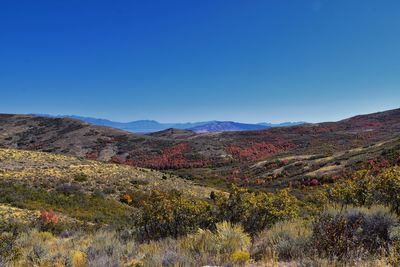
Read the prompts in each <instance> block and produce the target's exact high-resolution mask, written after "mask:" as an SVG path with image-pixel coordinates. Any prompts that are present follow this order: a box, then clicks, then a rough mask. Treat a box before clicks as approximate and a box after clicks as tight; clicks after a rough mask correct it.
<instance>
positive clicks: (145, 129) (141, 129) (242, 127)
mask: <svg viewBox="0 0 400 267" xmlns="http://www.w3.org/2000/svg"><path fill="white" fill-rule="evenodd" d="M33 115H38V116H45V117H57V118H73V119H78V120H81V121H84V122H87V123H90V124H94V125H100V126H108V127H113V128H117V129H121V130H125V131H128V132H133V133H152V132H158V131H163V130H166V129H169V128H174V129H184V130H191V131H194V132H197V133H200V132H226V131H246V130H259V129H266V128H270V127H279V126H293V125H298V124H303V122H284V123H280V124H272V123H257V124H251V123H239V122H233V121H204V122H187V123H160V122H158V121H155V120H137V121H131V122H116V121H111V120H106V119H98V118H92V117H83V116H77V115H57V116H54V115H48V114H33Z"/></svg>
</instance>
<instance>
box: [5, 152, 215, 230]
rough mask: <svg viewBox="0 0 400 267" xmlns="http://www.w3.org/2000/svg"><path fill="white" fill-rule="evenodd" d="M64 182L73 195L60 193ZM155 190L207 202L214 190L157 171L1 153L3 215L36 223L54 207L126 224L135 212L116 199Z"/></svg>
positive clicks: (80, 217)
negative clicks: (16, 214) (41, 213)
mask: <svg viewBox="0 0 400 267" xmlns="http://www.w3.org/2000/svg"><path fill="white" fill-rule="evenodd" d="M66 184H67V185H70V184H73V185H74V187H73V191H74V193H73V194H65V191H66V190H65V189H62V188H61V189H60V185H66ZM67 188H68V186H67ZM153 189H157V190H161V191H169V190H177V191H180V192H182V193H183V194H184V195H186V196H189V197H194V198H207V197H208V196H209V195H210V192H211V189H210V188H206V187H202V186H197V185H195V184H193V183H192V182H190V181H187V180H183V179H180V178H178V177H176V176H173V175H169V174H163V173H161V172H158V171H152V170H148V169H142V168H134V167H130V166H124V165H117V164H107V163H102V162H97V161H91V160H86V159H80V158H76V157H70V156H62V155H54V154H50V153H44V152H33V151H24V150H14V149H0V205H1V203H3V205H2V206H1V207H2V208H1V209H0V211H2V212H1V214H6V211H7V210H9V211H13V208H16V207H17V208H19V210H18V212H20V213H21V214H28V215H29V216H28V215H27V216H25V217H26V218H30V219H32V218H37V214H38V212H39V211H40V210H42V209H54V210H56V211H58V212H59V213H61V214H62V215H65V216H67V217H69V218H70V219H72V220H76V219H77V220H81V221H85V222H86V221H88V222H99V223H112V222H113V221H116V220H127V219H129V216H130V214H132V213H134V212H135V210H134V209H133V208H132V207H129V206H127V205H125V204H122V203H120V202H119V201H118V200H119V197H120V196H121V195H122V194H124V193H125V192H127V191H131V192H134V191H140V192H144V191H150V190H153ZM5 204H6V205H5ZM32 214H36V215H35V216H32ZM2 217H3V219H4V218H6V217H5V216H2ZM25 217H24V216H23V218H25Z"/></svg>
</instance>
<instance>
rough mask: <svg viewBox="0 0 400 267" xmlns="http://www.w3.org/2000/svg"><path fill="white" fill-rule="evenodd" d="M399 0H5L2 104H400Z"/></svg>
mask: <svg viewBox="0 0 400 267" xmlns="http://www.w3.org/2000/svg"><path fill="white" fill-rule="evenodd" d="M399 14H400V1H398V0H385V1H377V0H291V1H290V0H279V1H275V0H259V1H257V0H251V1H243V0H240V1H239V0H189V1H188V0H181V1H173V0H168V1H165V0H160V1H152V0H146V1H122V0H121V1H111V0H109V1H102V0H91V1H89V0H64V1H61V0H60V1H54V0H48V1H41V0H37V1H31V0H29V1H24V0H18V1H16V0H2V1H1V3H0V92H1V98H0V112H2V113H49V114H78V115H86V116H94V117H102V118H108V119H113V120H119V121H128V120H135V119H156V120H159V121H163V122H172V121H173V122H178V121H202V120H211V119H216V120H236V121H243V122H261V121H268V122H279V121H298V120H302V121H309V122H318V121H328V120H338V119H342V118H345V117H348V116H351V115H355V114H362V113H370V112H375V111H380V110H385V109H391V108H397V107H399V106H400V105H399V103H400V16H399Z"/></svg>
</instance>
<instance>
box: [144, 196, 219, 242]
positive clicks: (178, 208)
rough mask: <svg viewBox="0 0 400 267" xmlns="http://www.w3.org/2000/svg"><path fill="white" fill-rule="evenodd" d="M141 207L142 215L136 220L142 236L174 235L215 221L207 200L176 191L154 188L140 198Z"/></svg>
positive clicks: (186, 232)
mask: <svg viewBox="0 0 400 267" xmlns="http://www.w3.org/2000/svg"><path fill="white" fill-rule="evenodd" d="M140 209H141V217H140V218H139V219H138V221H137V222H136V223H137V225H138V227H139V230H140V233H141V239H160V238H165V237H169V236H172V237H175V238H177V237H179V236H182V235H185V234H188V233H191V232H194V231H196V230H197V229H199V228H209V227H211V226H212V225H213V223H214V219H213V215H212V209H211V206H210V204H209V203H207V202H205V201H202V200H196V199H189V198H187V197H185V196H183V195H182V194H180V193H178V192H176V191H173V192H160V191H153V192H152V193H151V194H150V195H148V196H146V197H144V198H143V199H142V201H141V208H140Z"/></svg>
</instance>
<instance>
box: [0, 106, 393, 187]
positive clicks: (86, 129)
mask: <svg viewBox="0 0 400 267" xmlns="http://www.w3.org/2000/svg"><path fill="white" fill-rule="evenodd" d="M0 128H1V135H0V146H2V147H5V148H19V149H30V150H40V151H47V152H56V153H60V154H68V155H74V156H79V157H85V158H88V159H98V160H103V161H112V162H116V163H122V164H127V165H132V166H139V167H149V168H156V169H168V170H170V171H172V172H173V173H176V174H179V175H182V176H183V177H185V178H188V179H195V180H197V181H199V182H203V181H206V180H208V182H210V181H211V182H212V183H216V184H218V183H219V182H216V181H220V182H223V181H226V179H228V180H229V179H233V180H240V181H242V182H245V183H247V182H248V181H250V182H252V183H254V182H256V181H255V179H263V180H264V182H260V181H258V183H261V184H269V182H267V181H269V180H270V178H269V177H271V176H272V177H274V176H276V175H275V174H276V173H278V172H279V170H278V169H280V168H282V167H283V166H279V167H276V168H275V167H271V166H273V165H271V164H270V165H271V166H270V167H265V162H268V161H269V160H275V159H282V158H285V157H289V158H290V157H294V158H296V157H297V158H302V159H303V160H304V159H305V158H307V157H311V158H320V159H322V158H326V159H329V158H330V157H334V158H335V157H337V155H340V153H344V152H345V151H348V150H357V149H362V148H363V147H366V146H370V145H374V144H380V143H386V142H388V141H390V140H393V139H395V138H397V137H398V136H399V134H400V109H396V110H390V111H385V112H379V113H374V114H367V115H360V116H356V117H353V118H349V119H345V120H342V121H338V122H326V123H319V124H306V125H299V126H292V127H279V128H271V129H265V130H257V131H241V132H223V133H203V134H194V133H191V132H187V131H181V130H179V131H177V130H167V131H164V132H160V133H154V134H151V135H145V136H143V135H135V134H132V133H128V132H124V131H121V130H117V129H113V128H108V127H100V126H94V125H90V124H87V123H84V122H81V121H78V120H73V119H66V118H63V119H60V118H48V117H35V116H26V115H1V116H0ZM285 162H286V160H284V161H283V164H286V163H285ZM324 162H325V161H324ZM292 163H293V162H292V161H291V160H289V161H288V164H292ZM296 164H300V163H296ZM302 164H303V163H302ZM321 164H322V163H321ZM330 164H331V163H327V164H325V165H326V167H328V166H330ZM312 165H313V166H314V167H310V168H309V169H310V171H309V172H307V173H305V172H302V173H301V175H303V174H307V176H312V175H314V174H319V173H321V172H320V171H317V169H318V168H317V167H316V166H317V165H315V164H312ZM325 165H324V166H325ZM324 166H321V167H320V168H322V167H324ZM289 167H290V166H289ZM291 168H292V167H291ZM329 168H330V169H339V168H338V167H329ZM314 171H317V172H315V173H314ZM271 172H272V174H271ZM274 173H275V174H274ZM296 173H297V172H296ZM299 175H300V174H298V175H295V176H294V177H297V178H300V177H299ZM297 178H296V179H297ZM208 182H207V183H208Z"/></svg>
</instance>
